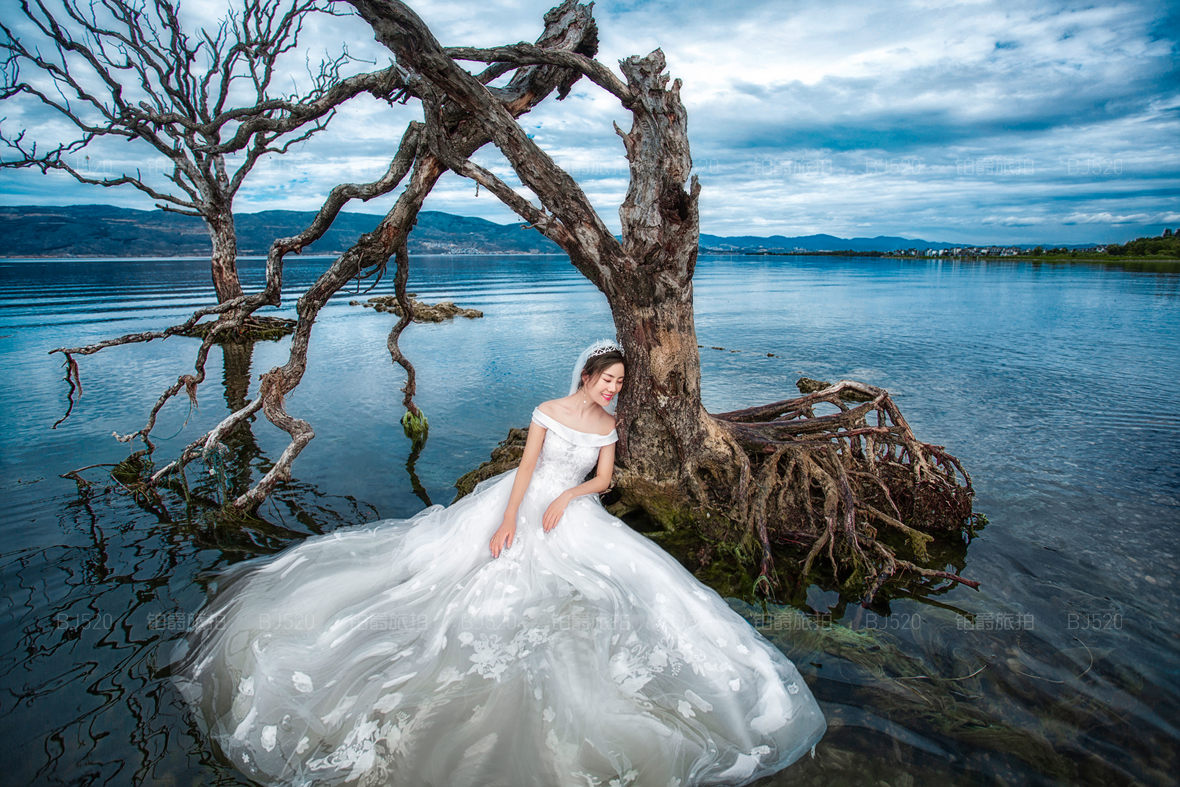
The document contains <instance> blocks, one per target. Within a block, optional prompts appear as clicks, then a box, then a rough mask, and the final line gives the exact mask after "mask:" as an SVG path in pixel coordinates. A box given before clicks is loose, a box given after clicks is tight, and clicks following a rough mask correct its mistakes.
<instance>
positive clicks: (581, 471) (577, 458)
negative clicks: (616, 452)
mask: <svg viewBox="0 0 1180 787" xmlns="http://www.w3.org/2000/svg"><path fill="white" fill-rule="evenodd" d="M533 420H534V421H536V422H537V423H538V424H540V425H541V426H543V427H545V429H546V430H548V431H547V432H546V434H545V443H544V444H543V445H542V446H541V456H540V458H539V459H538V460H537V468H536V470H535V471H534V473H533V477H534V478H535V479H538V480H541V481H544V482H551V483H553V484H554V485H560V486H563V487H565V488H567V489H568V488H570V487H573V486H577V485H578V484H579V483H581V482H582V479H583V478H585V477H586V474H587V473H589V472H590V470H591V469H592V468H593V467H594V466H595V465H596V464H597V463H598V452H599V449H601V448H602V447H603V446H604V445H610V444H611V443H613V442H615V441H616V440H618V439H619V437H618V434H617V433H616V432H615V430H614V429H612V430H610V432H609V433H608V434H594V433H592V432H579V431H578V430H577V429H571V428H570V427H568V426H566V425H565V424H563V423H561V422H559V421H558V420H557V419H555V418H553V417H552V416H549V415H546V414H545V413H543V412H541V410H540V409H539V408H538V409H534V410H533Z"/></svg>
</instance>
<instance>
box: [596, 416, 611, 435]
mask: <svg viewBox="0 0 1180 787" xmlns="http://www.w3.org/2000/svg"><path fill="white" fill-rule="evenodd" d="M597 426H598V429H596V430H595V431H597V432H598V433H599V434H604V435H608V434H610V433H611V432H612V431H614V428H615V417H614V416H613V415H611V414H610V413H608V412H607V411H606V410H603V411H602V415H601V416H599V418H598V424H597Z"/></svg>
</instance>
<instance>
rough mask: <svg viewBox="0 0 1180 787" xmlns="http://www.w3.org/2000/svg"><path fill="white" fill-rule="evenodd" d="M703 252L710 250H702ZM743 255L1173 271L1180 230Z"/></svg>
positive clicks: (1178, 253)
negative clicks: (1082, 242)
mask: <svg viewBox="0 0 1180 787" xmlns="http://www.w3.org/2000/svg"><path fill="white" fill-rule="evenodd" d="M701 251H702V252H703V253H708V252H709V250H707V249H702V250H701ZM742 253H743V254H747V255H753V256H766V257H788V256H789V257H879V258H882V259H891V260H912V259H950V260H971V261H975V260H1022V261H1026V260H1032V261H1034V262H1091V263H1093V262H1096V263H1100V264H1104V265H1121V266H1126V265H1127V264H1128V263H1132V264H1138V263H1148V264H1150V263H1159V264H1160V265H1161V266H1162V268H1161V269H1162V270H1167V271H1170V270H1174V269H1176V268H1177V266H1180V230H1177V231H1176V232H1173V231H1172V230H1170V229H1167V230H1164V232H1163V234H1162V235H1159V236H1157V237H1145V238H1136V239H1135V240H1132V241H1127V242H1126V243H1122V244H1111V245H1108V246H1101V245H1096V246H1092V247H1082V248H1069V247H1065V246H1059V247H1055V248H1045V247H1044V246H1035V247H1033V248H1031V249H1027V248H1020V247H1015V246H964V247H959V248H951V249H932V248H927V249H920V248H912V249H903V250H896V251H861V250H857V249H834V250H826V251H811V250H805V249H793V250H777V249H775V250H771V249H766V250H757V251H746V252H742Z"/></svg>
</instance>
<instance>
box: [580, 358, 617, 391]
mask: <svg viewBox="0 0 1180 787" xmlns="http://www.w3.org/2000/svg"><path fill="white" fill-rule="evenodd" d="M616 363H621V364H623V365H624V366H626V364H627V362H626V361H624V360H623V354H622V353H621V352H619V351H618V350H607V351H606V352H604V353H602V354H600V355H591V356H590V357H589V358H587V359H586V365H585V366H583V367H582V374H583V375H586V376H589V378H590V379H591V380H596V379H598V377H599V376H600V375H601V374H602V373H603V372H605V371H606V370H607V369H609V368H610V367H612V366H614V365H615V364H616ZM585 384H586V381H585V380H582V383H581V385H585ZM579 387H581V386H579Z"/></svg>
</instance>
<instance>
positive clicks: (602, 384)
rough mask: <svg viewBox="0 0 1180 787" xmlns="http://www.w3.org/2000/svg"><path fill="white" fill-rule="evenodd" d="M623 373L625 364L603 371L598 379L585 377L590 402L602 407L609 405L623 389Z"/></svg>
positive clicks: (612, 366) (609, 367)
mask: <svg viewBox="0 0 1180 787" xmlns="http://www.w3.org/2000/svg"><path fill="white" fill-rule="evenodd" d="M623 371H624V370H623V364H621V363H615V364H611V365H610V366H608V367H606V368H605V369H603V370H602V374H600V375H598V377H596V378H593V379H590V378H585V377H584V378H583V379H584V380H585V383H584V386H583V387H584V388H585V390H586V394H587V397H588V398H589V399H590V401H592V402H594V403H595V404H597V405H599V406H600V407H606V406H607V405H609V404H610V403H611V402H612V401H613V400H614V398H615V396H617V395H618V393H619V390H620V389H622V387H623Z"/></svg>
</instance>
